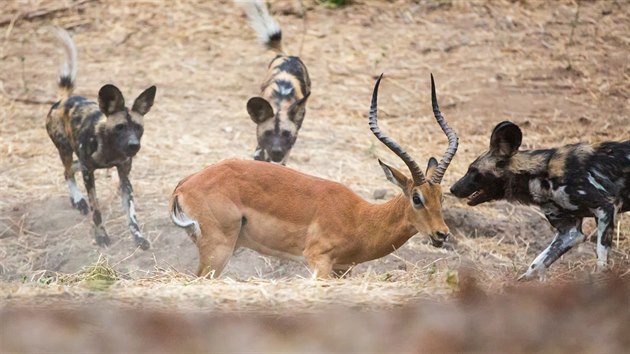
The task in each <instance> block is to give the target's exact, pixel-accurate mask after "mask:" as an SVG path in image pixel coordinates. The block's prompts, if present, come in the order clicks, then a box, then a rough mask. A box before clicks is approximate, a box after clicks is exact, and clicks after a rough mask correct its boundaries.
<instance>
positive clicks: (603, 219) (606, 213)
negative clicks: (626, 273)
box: [592, 204, 617, 272]
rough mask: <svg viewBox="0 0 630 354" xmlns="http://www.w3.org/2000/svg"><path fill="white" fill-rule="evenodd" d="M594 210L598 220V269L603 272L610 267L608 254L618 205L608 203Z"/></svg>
mask: <svg viewBox="0 0 630 354" xmlns="http://www.w3.org/2000/svg"><path fill="white" fill-rule="evenodd" d="M592 212H593V214H595V219H596V220H597V271H598V272H601V271H604V270H606V269H607V268H608V254H609V253H610V249H611V247H612V240H613V231H614V228H615V215H616V213H617V207H616V206H615V205H613V204H606V205H603V206H601V207H599V208H597V209H594V210H592Z"/></svg>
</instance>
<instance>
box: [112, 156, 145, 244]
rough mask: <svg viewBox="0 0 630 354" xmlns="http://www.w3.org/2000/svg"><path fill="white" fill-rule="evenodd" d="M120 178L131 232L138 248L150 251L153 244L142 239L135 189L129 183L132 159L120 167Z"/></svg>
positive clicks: (121, 194) (121, 191)
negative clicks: (134, 197)
mask: <svg viewBox="0 0 630 354" xmlns="http://www.w3.org/2000/svg"><path fill="white" fill-rule="evenodd" d="M116 169H117V170H118V178H119V179H120V196H121V197H122V204H123V208H124V209H125V212H126V213H127V219H128V221H129V231H131V236H132V237H133V240H134V242H135V243H136V245H138V247H140V248H141V249H143V250H148V249H149V247H150V246H151V244H150V243H149V241H147V239H145V238H144V237H142V233H141V232H140V227H139V226H138V219H137V217H136V208H135V206H134V202H133V187H132V186H131V182H130V181H129V172H131V159H129V161H127V162H125V163H123V164H121V165H118V166H117V167H116Z"/></svg>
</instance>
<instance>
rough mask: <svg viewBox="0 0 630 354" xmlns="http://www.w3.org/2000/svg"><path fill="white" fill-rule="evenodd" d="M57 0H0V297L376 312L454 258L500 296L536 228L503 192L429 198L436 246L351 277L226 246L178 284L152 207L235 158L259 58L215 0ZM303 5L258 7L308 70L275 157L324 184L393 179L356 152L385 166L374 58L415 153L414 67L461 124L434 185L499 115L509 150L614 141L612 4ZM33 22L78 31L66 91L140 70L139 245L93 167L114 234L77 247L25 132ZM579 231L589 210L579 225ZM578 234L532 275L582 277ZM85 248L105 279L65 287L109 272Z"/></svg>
mask: <svg viewBox="0 0 630 354" xmlns="http://www.w3.org/2000/svg"><path fill="white" fill-rule="evenodd" d="M73 3H74V2H73V1H70V0H59V1H54V2H53V1H45V0H41V1H36V0H33V1H14V2H4V3H2V5H1V6H2V9H3V14H7V16H12V17H11V18H12V19H13V18H14V19H15V21H13V20H12V21H10V22H9V23H8V24H5V25H3V26H2V27H0V29H2V31H1V32H0V34H1V35H2V38H0V59H1V60H2V63H3V64H2V66H3V68H2V72H0V93H1V95H0V105H1V106H2V107H3V108H2V109H1V110H0V141H1V142H2V143H1V144H0V170H1V171H2V173H1V174H0V276H1V277H2V279H4V282H3V283H2V284H1V285H0V292H1V293H2V298H3V299H11V301H12V302H18V301H25V302H33V303H40V304H41V305H42V306H45V305H46V302H47V301H48V300H49V299H51V301H52V300H54V301H56V300H59V299H62V300H63V299H67V300H68V301H72V299H74V298H75V297H76V298H79V299H88V298H92V297H93V296H96V297H97V298H99V299H101V298H106V299H109V300H111V301H113V302H117V303H129V304H136V303H140V302H142V303H149V304H152V305H155V306H157V307H162V306H175V307H176V308H181V309H187V308H189V307H190V306H192V307H193V308H194V307H195V306H199V307H203V308H212V309H225V310H238V311H241V310H242V311H249V310H252V311H255V310H259V309H269V308H273V309H276V308H279V309H293V310H296V311H298V310H301V311H307V312H308V311H311V310H313V309H315V308H317V307H319V306H322V305H325V306H327V305H329V304H338V303H341V304H347V305H349V306H358V307H367V308H387V307H392V306H401V305H403V304H406V303H408V302H411V301H415V300H417V299H419V298H437V299H443V298H445V297H449V295H450V294H452V293H453V291H454V290H455V289H457V286H458V282H457V281H455V280H454V279H457V277H458V275H459V274H460V273H462V272H464V273H470V274H474V275H475V277H477V278H478V279H480V283H481V284H482V285H481V286H482V288H483V289H484V290H486V291H489V292H492V293H496V292H502V291H503V290H504V289H505V287H506V286H510V285H511V284H513V281H514V279H515V277H516V276H517V275H518V274H519V273H520V272H522V271H523V270H524V269H525V267H526V266H527V265H528V263H529V262H530V261H531V260H532V259H533V258H534V257H535V255H536V254H537V253H538V252H540V251H541V250H542V249H543V248H544V247H545V246H546V244H547V243H548V242H549V241H550V240H551V237H552V232H551V230H550V229H549V227H548V226H547V224H546V221H544V218H543V217H542V215H541V214H540V212H539V211H537V210H536V209H534V208H530V207H525V206H514V205H510V204H507V203H494V204H490V205H485V206H479V207H476V208H469V207H467V206H466V205H465V204H464V203H463V202H461V201H458V200H456V199H455V198H453V197H451V196H447V199H446V217H447V219H448V223H449V225H451V229H452V231H453V234H454V236H455V242H454V243H453V244H451V245H450V248H449V249H447V250H437V249H433V248H431V247H430V246H428V245H427V242H426V239H425V238H424V237H423V236H418V237H415V238H413V239H412V240H410V242H408V243H407V244H406V245H405V246H404V247H402V248H401V249H400V250H397V251H396V252H395V253H394V255H391V256H388V257H385V258H383V259H382V260H378V261H374V262H369V263H367V264H364V265H360V266H358V267H357V268H356V269H355V270H354V276H353V277H351V278H349V279H344V280H335V281H327V282H321V281H312V280H309V279H308V276H309V274H308V272H307V271H306V269H305V267H304V266H303V265H299V264H294V263H291V262H286V261H278V260H276V259H268V258H265V257H262V256H259V255H257V254H254V253H252V252H249V251H245V252H242V253H240V254H238V255H237V256H235V257H234V259H233V261H232V263H231V264H230V266H229V268H228V270H227V273H226V279H221V280H213V281H201V280H196V279H194V278H192V277H191V276H189V275H187V274H189V273H190V272H191V271H192V270H193V269H194V268H195V265H196V250H195V248H194V246H193V245H192V244H191V243H190V241H189V240H188V239H187V237H186V236H185V235H184V233H183V232H181V230H178V229H176V228H175V227H173V226H172V225H171V223H170V221H169V220H168V218H167V212H166V209H167V207H166V206H167V202H168V196H169V194H170V192H171V191H172V189H173V188H174V186H175V184H176V183H177V182H178V181H179V180H180V179H181V178H182V177H184V176H186V175H187V174H190V173H193V172H195V171H197V170H199V169H200V168H202V167H203V166H205V165H207V164H210V163H213V162H215V161H218V160H220V159H224V158H228V157H239V158H249V156H250V155H251V153H252V151H253V148H254V146H255V136H254V126H253V124H252V123H251V122H250V120H249V119H248V118H247V113H246V111H245V104H244V103H245V102H246V100H247V98H248V97H250V96H251V95H254V94H256V93H257V91H258V86H259V84H260V81H261V79H262V77H263V74H264V71H265V68H266V65H267V63H268V61H269V60H270V58H271V57H270V54H269V53H266V52H265V51H264V50H263V49H262V48H261V47H260V46H259V45H257V43H256V42H255V36H254V35H253V34H252V33H251V31H250V29H249V28H247V27H246V26H245V20H244V18H243V17H242V14H241V13H240V11H239V9H238V8H236V7H235V6H233V5H232V4H231V2H229V1H202V0H191V1H179V2H166V1H165V2H162V1H149V0H133V1H122V0H112V1H107V2H105V1H91V2H85V3H82V4H81V5H79V6H70V5H72V4H73ZM64 4H66V5H68V9H67V10H63V11H57V12H53V13H50V14H49V15H46V16H42V17H37V18H34V19H32V20H25V19H24V18H26V17H23V16H20V15H18V14H20V13H22V14H25V13H32V12H33V11H38V10H41V9H50V8H55V7H59V6H63V5H64ZM304 4H305V9H306V14H307V17H306V20H304V19H303V18H300V17H299V16H295V15H294V14H293V13H294V12H295V11H292V7H291V2H289V1H286V2H284V1H277V2H276V1H273V6H272V8H273V9H275V10H277V11H278V13H277V14H276V16H277V17H278V20H279V22H280V24H281V26H282V28H283V30H284V33H285V36H284V37H285V41H286V46H285V47H287V48H288V50H289V51H291V52H292V53H296V52H298V51H299V52H300V53H299V54H300V55H301V57H302V58H303V59H304V61H305V63H306V65H307V66H308V68H309V70H310V74H311V77H312V80H313V94H312V96H311V99H310V100H309V107H308V113H307V117H306V120H305V124H304V127H303V129H302V131H301V133H300V138H299V140H298V143H297V145H296V147H295V151H294V153H293V154H292V157H291V161H290V165H291V167H293V168H296V169H299V170H301V171H305V172H307V173H311V174H315V175H318V176H322V177H326V178H329V179H333V180H336V181H339V182H342V183H344V184H346V185H348V186H349V187H351V188H352V189H353V190H355V191H356V192H357V193H359V194H360V195H362V196H364V197H366V198H370V197H371V196H372V194H373V191H374V190H376V189H382V188H384V187H386V188H387V191H388V195H387V197H388V198H390V197H391V196H392V195H393V194H394V193H396V192H397V190H396V189H395V187H393V186H389V185H387V182H386V181H385V179H384V178H383V176H382V172H381V170H380V168H379V167H378V165H377V164H376V163H375V157H377V156H378V157H384V158H385V160H388V161H390V162H392V161H394V162H396V163H395V165H400V164H399V163H398V160H397V159H396V158H395V157H394V156H393V155H392V154H391V153H389V152H388V151H386V149H385V148H384V147H383V146H382V145H380V143H378V141H377V140H376V139H375V138H374V137H373V136H371V133H370V132H369V130H368V129H367V124H366V119H365V116H366V113H367V110H368V104H369V97H370V93H371V89H372V84H373V80H374V76H375V75H377V74H379V73H380V72H384V73H385V79H384V81H383V83H382V86H381V90H380V91H381V94H380V97H379V104H380V108H381V111H380V112H381V113H380V117H382V125H383V130H384V131H386V132H387V133H388V134H390V135H391V136H392V137H395V139H397V140H399V141H400V143H401V144H402V145H403V146H405V147H406V148H407V149H408V150H409V152H410V153H411V155H412V156H415V157H417V158H418V160H420V161H419V162H421V161H426V159H428V157H429V156H439V155H441V154H442V153H443V151H444V148H445V147H446V139H445V137H444V136H443V135H442V134H441V133H440V132H439V127H438V126H437V124H435V123H434V121H433V118H432V116H431V111H430V106H429V73H430V72H432V73H433V74H434V75H435V77H436V81H437V89H438V96H439V98H440V102H441V106H442V107H443V112H444V113H445V116H446V117H447V119H448V120H449V122H450V124H451V125H452V126H453V127H454V128H455V130H456V131H457V132H458V133H459V135H460V150H459V151H458V154H457V156H456V157H455V160H454V161H453V164H452V165H451V168H450V169H449V171H448V173H447V175H446V176H445V178H444V185H445V186H450V185H451V184H452V183H453V182H454V181H455V180H456V178H457V177H459V176H461V175H462V174H463V173H464V172H465V170H466V167H467V165H468V163H469V162H470V161H471V160H472V159H473V158H474V157H475V156H476V155H477V154H478V153H480V152H481V151H483V150H484V149H485V148H486V146H487V144H488V137H489V133H490V131H491V129H492V127H494V125H495V124H496V123H497V122H498V121H500V120H504V119H510V120H512V121H515V122H516V123H518V124H520V125H521V126H522V128H523V129H524V133H525V138H524V147H525V148H542V147H548V146H555V145H559V144H564V143H572V142H577V141H591V142H597V141H603V140H608V139H627V138H628V135H629V132H628V127H629V126H630V118H629V115H628V104H629V102H630V101H629V100H630V80H629V78H630V67H629V65H630V64H629V63H630V58H629V54H628V53H630V37H629V36H628V33H630V21H629V20H628V19H629V18H630V6H629V5H628V4H627V2H619V1H618V2H609V1H600V2H592V3H590V2H584V3H582V2H580V3H579V11H580V13H579V17H578V16H576V11H577V9H578V4H576V3H574V2H570V1H561V2H556V3H554V4H546V3H544V2H536V1H532V2H527V1H525V2H516V3H512V2H507V1H479V2H467V1H466V2H465V1H452V2H451V1H431V0H426V1H416V2H411V1H392V2H362V1H353V2H352V5H351V6H346V7H342V8H337V9H330V8H326V7H324V6H319V5H318V4H317V3H316V2H312V1H304ZM21 18H22V19H21ZM576 18H577V21H576ZM50 25H58V26H63V27H65V28H68V29H70V30H71V31H72V35H73V38H74V40H75V42H76V43H77V46H78V49H79V74H78V80H77V93H78V94H81V95H85V96H88V97H92V98H95V94H96V92H97V91H98V88H99V87H100V86H101V85H103V84H105V83H108V82H112V83H114V84H116V85H118V86H119V87H121V88H122V91H123V93H124V94H125V95H126V97H127V98H128V100H131V99H132V97H135V95H137V94H138V93H139V92H141V90H142V89H144V88H145V87H147V86H149V85H151V84H156V85H157V87H158V94H157V98H156V104H155V106H154V107H153V110H152V111H151V112H150V113H149V114H148V115H147V118H146V132H145V136H144V138H143V148H142V151H141V152H140V154H139V155H138V158H137V159H135V160H134V168H133V171H132V176H131V178H132V183H133V185H134V189H135V196H136V200H137V204H138V214H139V215H138V217H139V221H140V223H141V224H142V229H143V232H144V234H145V235H146V236H147V237H148V239H149V240H150V241H151V242H152V245H153V248H152V249H151V250H150V251H148V252H142V251H138V250H133V249H132V242H131V240H130V237H129V235H128V230H127V227H126V220H125V216H124V215H122V210H121V207H120V200H119V197H118V196H117V195H116V185H117V176H116V175H115V172H112V171H99V172H98V173H97V177H96V178H97V191H98V195H99V199H100V201H101V205H102V208H103V217H104V220H105V226H106V228H107V230H108V231H109V233H110V236H111V237H112V240H113V245H112V246H111V247H110V248H109V249H106V250H103V249H98V248H97V247H96V246H94V245H93V244H92V234H91V223H90V220H89V218H84V217H82V216H80V215H78V213H77V212H76V211H75V210H71V209H70V206H69V203H68V201H67V191H66V185H65V183H64V181H63V174H62V168H61V164H60V163H59V159H58V156H57V153H56V151H55V149H54V147H53V145H52V144H51V143H50V142H49V139H48V137H47V135H46V133H45V129H44V128H43V122H44V117H45V115H46V113H47V111H48V109H49V104H48V103H47V102H52V101H54V99H55V96H54V95H55V92H56V90H55V80H56V72H57V69H58V65H59V61H60V60H61V58H62V55H61V52H60V50H59V48H58V47H57V45H56V43H55V42H54V40H53V37H52V35H51V34H50V33H49V32H48V31H46V26H50ZM304 26H306V27H304ZM304 29H305V31H304ZM569 64H570V68H569V67H568V66H569ZM41 102H43V103H41ZM617 229H618V235H617V236H616V240H615V249H614V252H613V255H612V260H613V262H614V263H615V269H616V270H618V272H619V273H621V274H624V275H625V272H626V271H627V269H628V265H629V264H630V260H629V257H630V241H629V237H630V217H629V216H628V215H624V216H622V217H621V218H620V219H619V225H618V228H617ZM592 230H593V225H592V223H591V224H589V225H588V226H587V227H586V231H587V232H591V231H592ZM593 249H594V247H593V245H592V244H590V243H585V244H584V245H582V246H580V247H579V249H575V250H573V251H572V252H570V253H569V254H567V255H566V256H565V257H563V259H561V260H559V261H558V262H556V264H554V266H553V267H552V269H551V271H550V273H549V279H550V280H551V281H552V282H562V281H568V280H572V279H575V278H582V277H584V276H588V274H589V273H590V271H591V270H592V269H593V268H594V260H595V256H594V251H593ZM99 259H100V260H101V261H104V260H107V262H109V263H108V264H109V266H108V267H111V268H112V269H113V271H115V272H116V273H115V274H116V275H115V276H113V275H111V274H110V275H108V277H109V276H111V277H113V278H114V279H115V281H113V283H112V284H109V281H107V282H106V284H107V285H108V286H107V287H106V290H95V289H91V288H90V286H87V287H86V286H85V284H82V282H84V278H86V277H87V276H86V275H85V273H82V269H84V267H86V266H87V265H90V264H96V265H97V266H95V267H93V268H92V271H96V270H98V269H100V270H104V269H108V268H107V267H103V265H102V264H100V265H99V263H98V261H99ZM165 269H167V270H166V271H165ZM56 272H60V273H62V275H59V274H57V273H56ZM96 273H97V274H100V273H99V272H96ZM64 274H65V275H64ZM101 275H102V274H101ZM75 277H76V279H75ZM22 279H24V283H20V282H19V280H22ZM95 293H96V294H99V295H94V294H95ZM38 295H46V296H38ZM274 311H275V310H274Z"/></svg>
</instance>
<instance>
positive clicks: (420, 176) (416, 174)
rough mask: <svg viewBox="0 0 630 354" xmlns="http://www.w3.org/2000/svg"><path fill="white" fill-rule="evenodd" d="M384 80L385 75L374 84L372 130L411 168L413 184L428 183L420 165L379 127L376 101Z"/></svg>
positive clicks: (371, 108) (371, 115) (370, 119)
mask: <svg viewBox="0 0 630 354" xmlns="http://www.w3.org/2000/svg"><path fill="white" fill-rule="evenodd" d="M382 78H383V74H381V76H379V77H378V79H377V80H376V84H374V91H373V92H372V104H371V106H370V116H369V124H370V130H372V133H374V135H375V136H376V137H377V138H378V140H380V141H381V142H382V143H383V144H385V146H387V147H388V148H389V149H390V150H391V151H393V152H394V154H396V155H397V156H398V157H400V158H401V159H402V160H403V162H404V163H405V165H407V167H408V168H409V171H410V172H411V177H412V178H413V182H414V183H415V184H416V185H418V184H422V183H425V182H426V179H425V178H424V173H422V170H421V169H420V167H419V166H418V164H417V163H416V162H415V161H414V160H413V159H412V158H411V156H409V154H407V152H406V151H405V150H403V148H402V147H400V145H398V143H396V142H395V141H394V140H393V139H391V138H390V137H388V136H386V135H385V134H383V133H382V132H381V129H380V128H379V127H378V123H377V118H376V112H377V108H376V101H377V96H378V85H379V84H380V83H381V79H382Z"/></svg>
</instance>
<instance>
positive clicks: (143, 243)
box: [134, 237, 151, 251]
mask: <svg viewBox="0 0 630 354" xmlns="http://www.w3.org/2000/svg"><path fill="white" fill-rule="evenodd" d="M134 242H135V243H136V245H137V246H138V247H140V249H142V250H143V251H146V250H148V249H149V248H151V243H150V242H149V241H148V240H147V239H146V238H144V237H136V238H135V239H134Z"/></svg>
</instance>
